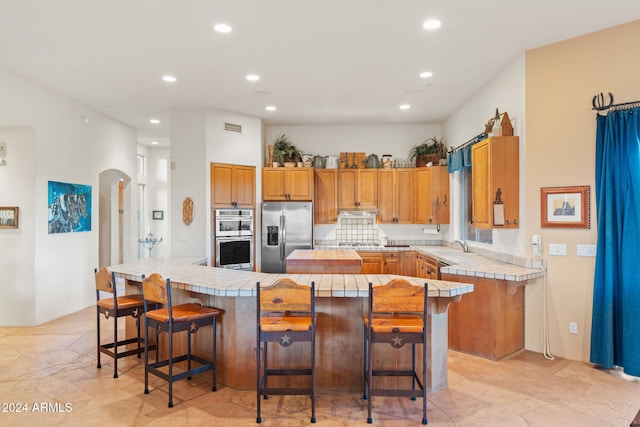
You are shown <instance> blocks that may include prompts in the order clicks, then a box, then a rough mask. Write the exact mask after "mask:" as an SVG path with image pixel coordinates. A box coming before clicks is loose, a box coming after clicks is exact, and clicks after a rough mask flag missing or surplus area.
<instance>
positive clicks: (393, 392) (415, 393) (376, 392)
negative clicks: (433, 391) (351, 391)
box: [370, 388, 424, 397]
mask: <svg viewBox="0 0 640 427" xmlns="http://www.w3.org/2000/svg"><path fill="white" fill-rule="evenodd" d="M423 394H424V392H423V391H422V388H420V389H415V390H397V389H392V388H378V389H376V388H373V389H371V394H370V396H393V397H422V395H423Z"/></svg>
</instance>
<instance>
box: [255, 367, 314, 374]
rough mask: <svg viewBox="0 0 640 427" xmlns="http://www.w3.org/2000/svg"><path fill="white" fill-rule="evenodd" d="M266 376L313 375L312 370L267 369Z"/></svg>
mask: <svg viewBox="0 0 640 427" xmlns="http://www.w3.org/2000/svg"><path fill="white" fill-rule="evenodd" d="M266 375H311V368H303V369H271V368H269V369H267V372H266V374H265V376H266Z"/></svg>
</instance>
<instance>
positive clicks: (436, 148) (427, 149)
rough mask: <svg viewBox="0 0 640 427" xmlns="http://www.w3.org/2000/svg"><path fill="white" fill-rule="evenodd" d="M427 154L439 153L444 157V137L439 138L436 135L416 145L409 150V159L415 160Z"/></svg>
mask: <svg viewBox="0 0 640 427" xmlns="http://www.w3.org/2000/svg"><path fill="white" fill-rule="evenodd" d="M425 154H439V155H440V157H444V156H443V154H444V144H443V143H442V138H440V139H438V138H436V137H435V136H434V137H432V138H429V139H427V140H426V141H424V142H423V143H422V144H418V145H415V146H414V147H413V148H411V150H410V151H409V159H410V160H413V159H416V158H417V157H419V156H423V155H425Z"/></svg>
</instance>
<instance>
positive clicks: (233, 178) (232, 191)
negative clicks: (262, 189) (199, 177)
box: [210, 163, 256, 208]
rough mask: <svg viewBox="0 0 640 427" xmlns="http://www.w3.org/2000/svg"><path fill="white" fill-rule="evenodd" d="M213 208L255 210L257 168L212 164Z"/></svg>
mask: <svg viewBox="0 0 640 427" xmlns="http://www.w3.org/2000/svg"><path fill="white" fill-rule="evenodd" d="M210 172H211V175H210V179H211V207H212V208H235V207H237V208H255V206H256V168H255V167H254V166H242V165H230V164H226V163H211V166H210Z"/></svg>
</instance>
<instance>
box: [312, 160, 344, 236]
mask: <svg viewBox="0 0 640 427" xmlns="http://www.w3.org/2000/svg"><path fill="white" fill-rule="evenodd" d="M313 214H314V215H313V216H314V220H315V223H316V224H335V223H336V222H337V221H338V170H337V169H316V170H315V188H314V202H313Z"/></svg>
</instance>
